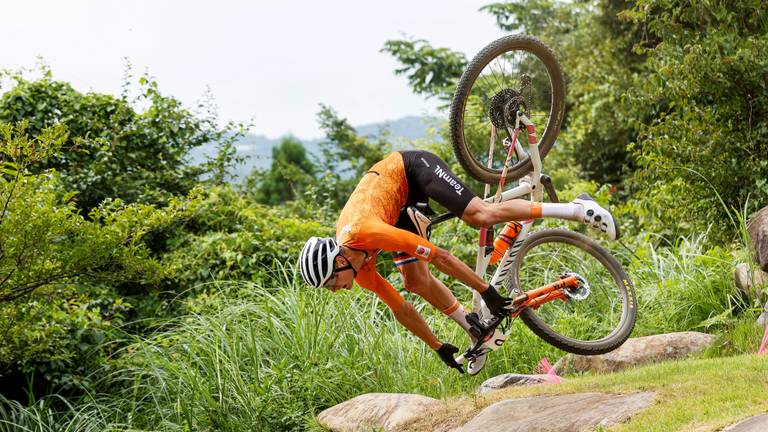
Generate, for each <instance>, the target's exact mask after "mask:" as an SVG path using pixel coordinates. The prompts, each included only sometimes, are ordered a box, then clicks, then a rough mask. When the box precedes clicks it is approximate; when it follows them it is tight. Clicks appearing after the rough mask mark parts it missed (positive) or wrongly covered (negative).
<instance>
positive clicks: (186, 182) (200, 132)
mask: <svg viewBox="0 0 768 432" xmlns="http://www.w3.org/2000/svg"><path fill="white" fill-rule="evenodd" d="M8 76H9V77H10V79H11V81H12V82H13V85H12V87H11V88H10V89H8V90H7V91H6V92H5V93H3V94H2V96H1V97H0V121H2V122H8V123H15V122H18V121H21V120H24V121H26V122H27V129H28V132H29V133H30V134H31V135H33V136H35V135H38V134H40V133H41V132H42V131H43V130H44V129H45V128H47V127H52V126H55V125H58V124H63V125H65V126H66V127H67V130H68V131H69V137H68V139H67V140H66V141H65V142H64V143H62V151H61V152H59V153H57V154H56V155H51V156H50V157H47V158H45V159H41V160H39V161H37V163H36V164H35V165H34V166H30V170H31V171H32V172H34V173H42V172H45V171H46V170H48V169H51V168H52V169H56V170H57V171H58V172H59V173H61V181H62V183H63V185H64V187H65V188H66V189H68V190H74V191H76V192H77V194H76V195H75V196H74V197H72V199H73V200H74V202H76V204H77V207H78V208H79V209H82V210H83V212H84V214H88V212H89V211H90V210H91V209H93V208H96V207H97V206H98V205H99V203H101V202H102V201H103V200H104V199H106V198H108V197H109V198H114V199H118V198H119V199H122V200H124V201H126V202H129V203H134V202H136V203H164V202H166V201H167V200H168V199H170V197H171V196H174V195H177V196H178V195H184V194H186V193H188V192H189V191H190V190H191V189H192V188H193V187H194V185H195V184H196V181H197V180H198V178H199V177H200V176H201V175H204V174H206V172H207V171H208V170H209V169H212V167H214V165H211V166H207V167H193V166H190V165H189V164H188V163H187V158H188V152H189V150H190V149H192V148H194V147H197V146H200V145H203V144H206V143H211V142H212V143H218V142H221V141H225V140H227V139H230V140H231V139H232V135H233V134H236V133H237V132H236V131H234V130H233V129H234V126H233V125H228V126H226V127H224V128H219V127H218V126H217V124H216V123H217V121H216V118H215V116H213V115H210V112H209V115H206V116H204V117H198V116H197V115H195V114H193V113H192V112H190V111H189V110H187V109H185V108H184V107H182V105H181V103H180V102H179V101H178V100H176V99H174V98H173V97H169V96H165V95H163V94H162V93H161V92H160V90H159V89H158V85H157V82H155V81H153V80H151V79H148V78H146V77H142V78H141V79H140V80H139V89H138V90H139V92H140V94H139V96H138V97H137V98H135V100H129V99H128V97H127V95H125V94H124V95H122V96H120V97H115V96H111V95H106V94H100V93H81V92H79V91H77V90H75V89H74V88H73V87H72V86H71V85H70V84H68V83H66V82H61V81H56V80H54V79H53V76H52V73H51V72H50V70H48V69H45V68H44V69H43V75H42V77H41V78H40V79H37V80H35V81H29V80H27V79H25V78H24V77H23V76H21V75H20V74H9V75H8ZM137 106H141V107H146V108H145V109H143V110H142V111H139V110H137V108H135V107H137Z"/></svg>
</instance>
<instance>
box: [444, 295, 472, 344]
mask: <svg viewBox="0 0 768 432" xmlns="http://www.w3.org/2000/svg"><path fill="white" fill-rule="evenodd" d="M457 303H458V302H457ZM448 317H449V318H450V319H452V320H454V321H455V322H456V324H458V325H460V326H461V328H463V329H464V331H465V332H467V334H468V335H469V338H470V339H472V341H474V340H475V338H474V337H472V334H471V333H470V332H469V329H470V327H471V326H470V325H469V323H468V322H467V312H466V311H465V310H464V306H462V305H461V304H459V307H458V308H457V309H456V310H454V311H453V312H451V313H450V314H448Z"/></svg>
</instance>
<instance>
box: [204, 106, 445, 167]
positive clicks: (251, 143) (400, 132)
mask: <svg viewBox="0 0 768 432" xmlns="http://www.w3.org/2000/svg"><path fill="white" fill-rule="evenodd" d="M436 123H437V121H436V119H434V118H432V117H418V116H408V117H402V118H399V119H396V120H391V121H385V122H380V123H371V124H364V125H360V126H357V127H355V130H357V133H358V134H359V135H364V136H373V137H375V136H378V135H379V134H381V133H382V132H383V131H385V130H386V131H387V132H388V133H389V140H390V142H392V144H393V146H394V147H395V148H396V149H398V148H404V147H405V146H406V145H407V141H409V140H414V139H419V138H424V137H426V136H427V129H429V128H434V127H436ZM323 139H324V138H312V139H303V140H301V141H302V142H303V143H304V146H305V147H306V148H307V151H309V152H310V153H312V154H315V155H317V154H318V153H319V145H320V142H322V141H323ZM280 141H282V137H280V138H269V137H267V136H264V135H253V134H248V135H246V136H244V137H243V138H241V139H239V140H238V141H237V142H236V143H235V148H236V149H237V153H238V154H239V155H240V156H245V157H246V158H247V159H246V162H245V163H244V164H242V165H239V166H238V167H237V169H236V172H235V178H237V179H242V178H244V177H245V176H247V175H248V174H249V173H250V172H251V171H252V170H253V169H254V168H269V166H270V164H271V163H272V160H271V159H272V147H274V146H276V145H278V144H280ZM215 154H216V146H215V145H213V144H206V145H204V146H201V147H198V148H195V149H193V150H192V152H191V153H190V156H191V162H192V163H200V162H203V161H204V160H205V158H206V157H208V156H213V155H215Z"/></svg>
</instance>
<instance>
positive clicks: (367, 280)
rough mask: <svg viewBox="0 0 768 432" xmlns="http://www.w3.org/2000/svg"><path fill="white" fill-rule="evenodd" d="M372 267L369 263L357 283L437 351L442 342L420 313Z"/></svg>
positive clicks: (409, 329) (362, 270) (359, 275)
mask: <svg viewBox="0 0 768 432" xmlns="http://www.w3.org/2000/svg"><path fill="white" fill-rule="evenodd" d="M370 265H371V263H368V264H366V265H365V266H364V267H363V268H362V269H361V270H360V273H358V275H357V278H356V279H355V282H357V283H358V284H359V285H360V286H361V287H363V288H365V289H367V290H369V291H372V292H373V293H374V294H376V296H378V297H379V298H380V299H381V300H382V301H383V302H384V303H385V304H386V305H387V306H388V307H389V309H390V310H391V311H392V314H393V315H394V316H395V318H396V319H397V321H398V322H400V324H402V325H403V326H404V327H405V328H407V329H408V331H410V332H411V333H413V334H414V335H415V336H416V337H418V338H419V339H421V340H422V341H424V343H426V344H427V345H429V347H430V348H432V349H435V350H436V349H438V348H440V345H441V344H440V341H439V340H438V339H437V336H435V334H434V333H432V330H430V328H429V326H428V325H427V323H426V321H424V318H422V316H421V315H420V314H419V312H417V311H416V309H415V308H414V307H413V305H412V304H410V303H408V302H407V301H405V299H404V298H403V297H402V296H401V295H400V293H398V292H397V290H395V288H394V287H393V286H392V285H391V284H390V283H389V282H387V280H386V279H384V278H383V277H381V275H380V274H378V273H377V272H376V270H375V267H374V268H373V269H371V267H370ZM374 265H375V264H374Z"/></svg>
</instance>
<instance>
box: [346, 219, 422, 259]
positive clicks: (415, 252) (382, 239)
mask: <svg viewBox="0 0 768 432" xmlns="http://www.w3.org/2000/svg"><path fill="white" fill-rule="evenodd" d="M356 243H358V244H357V245H352V246H353V247H358V248H361V249H368V250H370V249H382V250H385V251H390V252H405V253H407V254H408V255H411V256H413V257H416V258H418V259H420V260H423V261H428V262H429V261H432V259H433V258H434V257H435V252H436V251H437V247H436V246H435V245H434V244H432V243H431V242H430V241H429V240H427V239H425V238H423V237H420V236H418V235H416V234H414V233H412V232H410V231H406V230H402V229H399V228H395V227H393V226H392V225H389V224H386V223H384V222H382V221H379V220H376V219H368V220H366V221H364V222H362V224H361V226H360V230H359V234H358V235H357V238H356Z"/></svg>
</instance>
